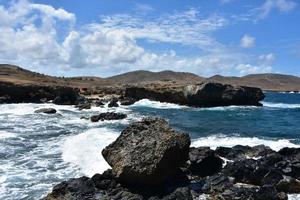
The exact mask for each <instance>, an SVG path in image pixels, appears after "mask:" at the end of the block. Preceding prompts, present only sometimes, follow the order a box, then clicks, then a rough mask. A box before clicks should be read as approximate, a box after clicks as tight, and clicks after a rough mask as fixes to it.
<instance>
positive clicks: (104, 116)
mask: <svg viewBox="0 0 300 200" xmlns="http://www.w3.org/2000/svg"><path fill="white" fill-rule="evenodd" d="M126 117H127V115H126V114H123V113H114V112H106V113H100V114H99V115H93V116H92V117H91V121H92V122H98V121H104V120H120V119H125V118H126Z"/></svg>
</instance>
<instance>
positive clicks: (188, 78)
mask: <svg viewBox="0 0 300 200" xmlns="http://www.w3.org/2000/svg"><path fill="white" fill-rule="evenodd" d="M107 80H109V81H111V82H115V83H122V84H130V83H140V82H153V81H177V82H184V83H186V82H188V83H195V82H202V81H204V80H205V78H202V77H200V76H197V75H196V74H193V73H187V72H174V71H169V70H168V71H161V72H150V71H143V70H139V71H133V72H128V73H124V74H120V75H116V76H112V77H109V78H107Z"/></svg>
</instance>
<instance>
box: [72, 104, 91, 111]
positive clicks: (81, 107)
mask: <svg viewBox="0 0 300 200" xmlns="http://www.w3.org/2000/svg"><path fill="white" fill-rule="evenodd" d="M91 106H92V105H91V103H89V102H85V103H80V104H78V105H76V106H75V107H76V108H78V109H79V110H87V109H91Z"/></svg>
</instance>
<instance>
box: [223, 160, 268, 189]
mask: <svg viewBox="0 0 300 200" xmlns="http://www.w3.org/2000/svg"><path fill="white" fill-rule="evenodd" d="M257 168H258V161H256V160H253V159H243V160H238V161H235V162H233V163H228V164H227V165H226V166H225V168H224V169H223V170H222V172H223V173H224V174H225V175H227V176H232V177H234V178H235V179H236V181H237V182H241V183H249V184H260V182H261V179H262V177H263V176H264V175H265V173H267V172H264V174H262V175H260V174H259V176H258V174H255V173H254V172H255V170H256V169H257Z"/></svg>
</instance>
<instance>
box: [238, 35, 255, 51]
mask: <svg viewBox="0 0 300 200" xmlns="http://www.w3.org/2000/svg"><path fill="white" fill-rule="evenodd" d="M240 43H241V47H243V48H251V47H254V46H255V37H252V36H250V35H244V36H243V37H242V38H241V41H240Z"/></svg>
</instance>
